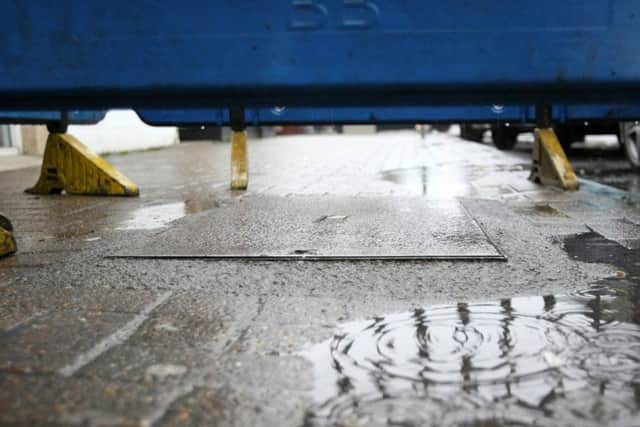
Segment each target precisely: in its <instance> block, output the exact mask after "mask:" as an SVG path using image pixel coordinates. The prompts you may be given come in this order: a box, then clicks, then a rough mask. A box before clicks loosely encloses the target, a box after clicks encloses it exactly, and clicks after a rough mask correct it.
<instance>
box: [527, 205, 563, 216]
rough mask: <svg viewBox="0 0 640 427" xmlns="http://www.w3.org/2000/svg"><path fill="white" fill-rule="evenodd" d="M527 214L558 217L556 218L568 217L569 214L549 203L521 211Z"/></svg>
mask: <svg viewBox="0 0 640 427" xmlns="http://www.w3.org/2000/svg"><path fill="white" fill-rule="evenodd" d="M521 212H522V213H523V214H525V215H530V216H536V217H556V218H568V216H567V215H565V214H564V213H562V212H561V211H559V210H558V209H556V208H554V207H553V206H551V205H549V204H537V205H533V206H531V207H528V208H526V209H522V211H521Z"/></svg>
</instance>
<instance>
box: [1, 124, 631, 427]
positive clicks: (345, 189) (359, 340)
mask: <svg viewBox="0 0 640 427" xmlns="http://www.w3.org/2000/svg"><path fill="white" fill-rule="evenodd" d="M228 149H229V147H228V145H226V144H222V143H192V144H183V145H181V146H178V147H173V148H168V149H163V150H158V151H150V152H144V153H131V154H128V155H122V156H111V157H110V158H109V160H110V161H111V162H113V163H114V164H115V165H117V166H118V167H119V168H120V169H121V170H122V171H123V172H124V173H125V174H126V175H128V176H129V177H131V178H132V179H133V180H134V181H136V182H137V183H138V184H139V186H140V187H141V197H140V198H138V199H124V198H114V199H105V198H96V197H78V196H50V197H44V196H32V195H27V194H24V193H23V192H22V190H23V189H24V188H26V187H28V186H29V185H30V184H32V182H34V181H35V179H36V178H37V176H38V170H37V169H34V168H31V169H21V170H16V171H8V172H3V173H1V174H0V176H1V177H2V179H0V191H1V192H2V194H3V196H4V197H3V200H2V203H1V204H0V211H2V212H3V213H4V214H6V215H7V216H9V217H10V218H11V219H12V221H13V223H14V227H15V229H16V230H17V240H18V245H19V249H20V252H19V253H18V254H17V255H16V256H14V257H10V258H5V259H2V260H0V425H44V426H46V425H97V426H106V425H143V426H151V425H153V426H174V425H176V426H178V425H220V426H246V425H262V426H297V427H299V426H305V427H310V426H345V427H346V426H349V427H350V426H360V425H363V426H365V425H366V426H369V425H373V426H376V425H400V426H414V425H415V426H422V425H426V426H429V425H438V426H439V425H447V426H449V425H452V426H453V425H456V426H458V425H459V426H506V425H527V426H528V425H543V426H547V425H549V426H551V425H554V426H555V425H579V426H588V425H616V426H634V425H640V422H639V421H638V419H640V414H639V412H640V357H639V356H638V355H639V354H640V314H639V312H640V300H639V299H638V298H639V296H640V277H639V276H640V253H639V252H638V250H639V248H640V244H639V242H640V205H639V197H638V194H637V193H636V192H635V191H631V192H627V191H624V190H621V188H626V189H631V190H634V187H632V186H628V187H625V186H624V185H622V186H618V188H616V187H615V186H608V185H604V184H603V183H605V184H606V182H605V181H604V180H602V182H597V181H589V180H583V181H582V182H581V190H580V191H579V192H577V193H568V192H563V191H559V190H555V189H552V188H542V187H539V186H537V185H535V184H533V183H531V182H530V181H528V180H527V176H528V173H529V165H528V160H527V156H526V152H525V150H526V148H521V147H520V146H519V148H518V149H516V151H514V152H511V153H503V152H499V151H497V150H495V149H493V148H492V147H490V146H488V145H482V144H475V143H470V142H465V141H461V140H460V139H458V138H457V137H455V136H453V135H447V134H440V133H432V134H428V135H427V136H426V138H425V139H421V138H420V136H419V134H417V133H414V132H408V131H407V132H388V133H387V132H385V133H380V134H377V135H323V136H300V137H296V136H291V137H281V138H274V139H265V140H259V141H253V142H252V143H251V145H250V152H249V153H250V161H251V163H250V174H251V181H250V188H249V191H248V192H246V193H238V192H232V191H230V190H228V178H229V166H228V155H229V153H228ZM579 161H581V160H579ZM606 161H607V162H614V163H615V162H617V161H618V160H617V159H608V160H606ZM585 164H587V166H588V165H592V164H593V162H591V161H588V162H587V161H585ZM584 170H585V173H584V174H583V176H595V174H592V175H590V174H591V173H592V172H591V171H592V169H587V168H586V167H585V168H584ZM367 224H370V226H367ZM296 233H298V234H296ZM474 233H476V234H474ZM469 235H472V236H475V237H473V239H472V240H473V241H466V240H465V239H466V238H468V236H469ZM292 236H294V237H292ZM349 239H350V240H349ZM225 243H227V245H225ZM405 244H410V245H409V247H410V249H411V253H415V252H416V251H418V252H419V251H423V252H424V253H427V252H428V251H432V252H430V253H431V254H432V255H433V254H435V255H437V254H446V253H452V248H454V249H455V251H458V250H459V249H460V248H463V249H464V248H468V246H467V244H469V245H470V246H473V245H474V244H475V245H477V244H480V245H490V246H486V247H485V246H482V248H484V249H492V248H493V249H495V250H496V251H498V253H499V254H500V255H502V257H501V259H495V260H494V259H486V258H483V257H482V256H478V257H477V258H473V255H474V254H476V255H478V254H480V255H482V254H483V253H484V252H482V251H472V252H471V253H470V255H471V256H470V257H469V258H465V259H429V260H418V259H410V260H409V259H405V260H380V259H376V260H370V259H367V257H366V255H367V254H369V255H371V254H381V253H387V252H389V254H390V255H392V253H391V252H394V251H395V252H399V251H400V249H403V248H406V246H403V245H405ZM452 245H453V246H452ZM230 247H231V248H234V251H235V252H234V253H235V254H236V255H240V256H238V257H236V258H234V259H228V258H225V257H222V258H216V257H215V256H211V255H212V254H213V255H215V254H216V253H220V251H224V250H225V248H227V249H228V248H230ZM363 247H364V248H365V249H366V250H364V251H363V250H362V248H363ZM345 248H346V249H349V250H352V251H353V250H354V248H355V249H357V250H358V251H356V252H357V253H358V254H361V255H365V256H363V257H360V258H358V259H326V260H323V259H321V257H320V258H319V259H314V260H313V261H311V260H309V259H308V257H309V255H310V254H313V252H312V251H316V252H315V254H316V255H324V254H327V255H331V254H332V249H334V250H338V249H340V250H346V249H345ZM385 248H390V250H389V251H385ZM484 249H483V250H484ZM269 251H271V252H269ZM356 252H349V253H344V251H343V253H342V255H345V258H349V257H353V256H354V254H356ZM132 253H135V254H147V255H148V254H151V255H153V256H150V257H142V258H140V257H133V258H132V257H126V256H125V257H123V256H122V255H123V254H124V255H126V254H132ZM268 253H279V254H289V255H291V254H292V255H293V256H292V257H287V258H286V259H270V260H266V259H261V258H260V257H259V256H258V257H243V256H245V255H251V254H253V255H261V254H268ZM455 253H458V252H455ZM114 255H115V256H114ZM172 255H182V256H175V257H172ZM184 255H187V256H184ZM193 255H196V256H193ZM203 255H204V256H203ZM436 258H437V257H436ZM505 259H506V261H505Z"/></svg>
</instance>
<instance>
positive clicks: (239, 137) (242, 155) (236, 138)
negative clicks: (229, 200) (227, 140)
mask: <svg viewBox="0 0 640 427" xmlns="http://www.w3.org/2000/svg"><path fill="white" fill-rule="evenodd" d="M247 165H248V155H247V131H244V130H243V131H232V132H231V189H232V190H246V189H247V186H248V185H249V173H248V167H247Z"/></svg>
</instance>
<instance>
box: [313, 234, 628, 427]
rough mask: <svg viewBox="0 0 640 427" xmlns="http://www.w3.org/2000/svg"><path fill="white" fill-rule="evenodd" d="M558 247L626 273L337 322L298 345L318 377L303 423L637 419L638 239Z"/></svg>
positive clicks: (588, 238)
mask: <svg viewBox="0 0 640 427" xmlns="http://www.w3.org/2000/svg"><path fill="white" fill-rule="evenodd" d="M565 247H566V249H567V251H568V252H569V254H570V255H571V256H573V257H574V258H579V259H581V260H585V261H587V262H609V259H610V260H611V261H612V262H615V263H616V264H614V265H616V266H617V267H618V268H621V269H624V271H625V274H626V278H627V279H626V280H620V279H607V280H603V281H602V282H600V283H597V284H594V285H593V286H590V287H589V288H588V289H586V290H584V291H581V292H575V293H572V294H568V295H546V296H540V297H521V298H508V299H503V300H500V301H496V302H486V303H458V304H454V305H442V306H433V307H428V308H417V309H414V310H413V311H409V312H406V313H400V314H393V315H386V316H381V317H376V318H373V319H371V320H367V321H360V322H351V323H346V324H344V325H342V326H341V327H340V330H339V332H338V333H336V334H335V335H334V337H333V338H331V339H329V340H328V341H326V342H323V343H321V344H318V345H315V346H313V347H312V348H310V349H309V350H307V351H305V352H304V353H303V354H304V356H305V357H307V358H308V359H310V360H311V361H312V362H313V363H314V368H315V378H316V386H315V389H314V399H315V402H316V403H315V406H314V407H313V408H312V409H310V410H309V411H308V413H307V417H306V425H308V426H313V425H334V426H377V425H393V426H414V425H415V426H418V425H420V426H423V425H427V426H431V425H433V426H453V425H455V426H461V425H462V426H467V425H468V426H489V425H491V426H506V425H509V426H512V425H536V426H537V425H542V426H547V425H548V426H551V425H554V426H555V425H576V426H577V425H580V426H589V425H594V426H596V425H598V426H599V425H603V424H607V425H616V426H631V425H640V418H638V417H639V416H640V285H639V283H640V282H638V281H637V280H636V279H637V274H638V271H640V268H638V265H639V261H640V257H639V256H638V251H637V250H629V249H626V248H624V247H622V246H620V245H618V244H617V243H615V242H610V241H607V240H606V239H604V238H602V236H600V235H598V234H596V233H586V234H582V235H577V236H572V237H570V238H568V239H567V240H566V241H565ZM611 251H612V252H613V253H614V256H613V257H611V258H604V259H603V258H598V256H599V255H602V254H603V253H604V252H611Z"/></svg>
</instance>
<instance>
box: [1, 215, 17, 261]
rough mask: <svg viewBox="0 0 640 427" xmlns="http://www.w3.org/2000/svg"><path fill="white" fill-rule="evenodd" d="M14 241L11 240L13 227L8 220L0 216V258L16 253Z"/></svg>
mask: <svg viewBox="0 0 640 427" xmlns="http://www.w3.org/2000/svg"><path fill="white" fill-rule="evenodd" d="M16 249H17V248H16V240H15V239H14V238H13V226H12V225H11V222H10V221H9V219H8V218H7V217H5V216H3V215H0V257H3V256H6V255H10V254H12V253H14V252H15V251H16Z"/></svg>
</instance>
